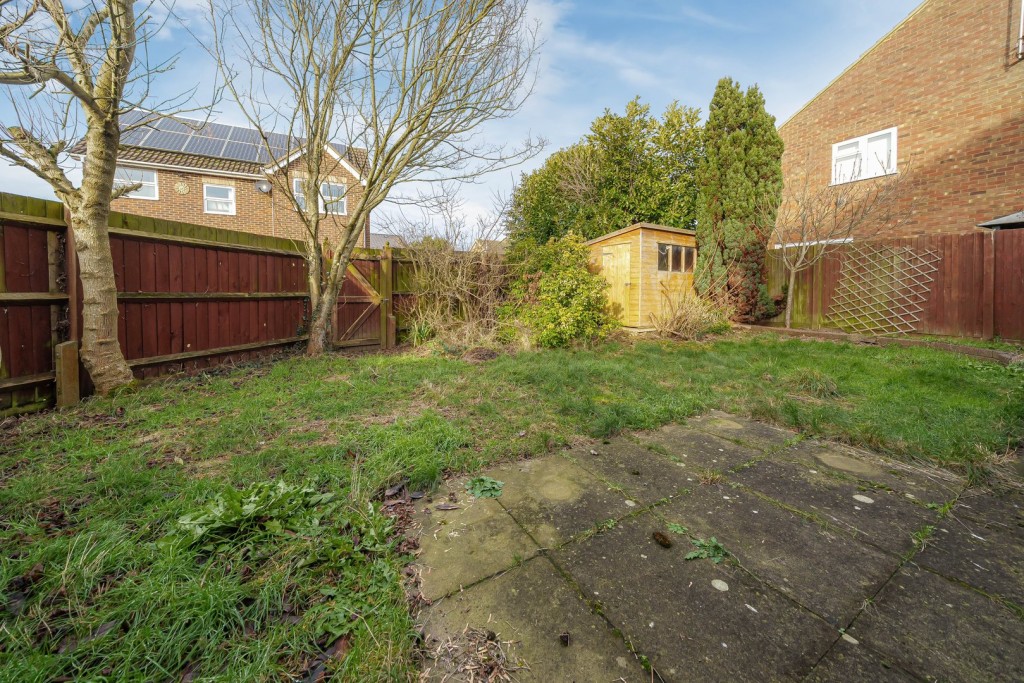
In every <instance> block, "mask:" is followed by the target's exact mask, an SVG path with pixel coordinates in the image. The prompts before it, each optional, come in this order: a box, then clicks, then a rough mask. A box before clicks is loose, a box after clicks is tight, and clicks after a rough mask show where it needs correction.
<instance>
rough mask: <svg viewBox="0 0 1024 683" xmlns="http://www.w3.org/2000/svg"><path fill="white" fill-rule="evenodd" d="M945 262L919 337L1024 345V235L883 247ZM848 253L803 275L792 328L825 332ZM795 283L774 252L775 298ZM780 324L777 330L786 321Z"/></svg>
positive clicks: (919, 240) (771, 279) (841, 251)
mask: <svg viewBox="0 0 1024 683" xmlns="http://www.w3.org/2000/svg"><path fill="white" fill-rule="evenodd" d="M878 242H879V243H881V244H885V245H892V246H908V247H912V248H914V249H915V250H926V249H930V250H933V251H935V252H936V253H937V254H938V255H939V256H940V257H941V260H940V261H939V262H938V264H936V265H937V266H938V272H936V273H935V274H934V276H933V277H934V281H933V282H932V283H931V289H930V292H929V295H928V298H927V302H926V303H925V305H924V312H923V314H922V315H921V322H920V323H919V324H918V326H917V330H916V331H917V332H919V333H922V334H937V335H949V336H959V337H977V338H981V339H992V338H993V337H1000V338H1003V339H1012V340H1021V339H1024V230H997V231H978V232H970V233H963V234H949V235H927V236H921V237H910V238H903V239H884V240H878ZM846 249H847V248H846V247H838V248H836V249H835V250H834V251H832V252H831V253H830V254H827V255H826V256H825V258H823V259H821V260H820V261H818V262H817V263H816V264H814V265H813V266H812V267H810V268H808V269H807V270H804V271H803V272H801V273H799V274H798V275H797V281H796V287H795V289H794V297H793V312H792V314H793V326H794V327H802V328H807V329H820V328H822V327H825V326H826V324H825V318H826V316H827V315H828V311H829V306H830V305H831V303H832V297H833V295H834V293H835V291H836V287H837V285H838V284H839V280H840V277H841V273H842V266H843V262H844V259H845V258H846ZM787 282H788V277H787V273H786V269H785V266H784V264H783V262H782V258H781V256H780V253H779V252H778V251H774V250H773V251H769V252H768V290H769V292H770V293H771V294H773V295H781V294H782V292H783V291H784V287H785V285H786V283H787ZM783 319H784V318H783V316H779V318H778V319H776V320H775V321H773V323H775V324H778V323H780V322H781V321H782V320H783Z"/></svg>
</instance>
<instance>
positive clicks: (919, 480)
mask: <svg viewBox="0 0 1024 683" xmlns="http://www.w3.org/2000/svg"><path fill="white" fill-rule="evenodd" d="M776 457H777V459H779V460H790V461H795V462H800V463H803V464H805V465H808V466H810V467H813V468H818V469H823V470H828V471H832V472H835V473H838V474H840V475H842V476H846V477H849V478H852V479H859V480H861V481H866V482H873V483H875V484H879V485H881V486H884V487H888V488H891V489H893V490H894V491H896V492H897V493H902V494H903V495H904V496H906V497H907V498H910V499H911V500H918V501H921V502H922V503H924V504H927V503H935V504H937V505H942V504H944V503H946V502H947V501H950V500H953V499H954V498H956V496H957V494H958V493H960V491H962V490H963V488H964V486H965V485H966V483H965V482H964V480H963V478H962V477H958V476H956V475H954V474H952V473H951V472H949V471H948V470H942V469H939V468H936V467H930V466H928V465H911V464H908V463H903V462H899V461H897V460H891V459H888V458H883V457H882V456H880V455H877V454H875V453H871V452H869V451H865V450H863V449H860V448H853V447H852V446H847V445H845V444H839V443H830V442H828V441H820V440H818V439H807V440H805V441H801V442H800V443H798V444H795V445H793V446H790V447H789V448H785V449H783V450H781V451H779V452H778V453H777V456H776Z"/></svg>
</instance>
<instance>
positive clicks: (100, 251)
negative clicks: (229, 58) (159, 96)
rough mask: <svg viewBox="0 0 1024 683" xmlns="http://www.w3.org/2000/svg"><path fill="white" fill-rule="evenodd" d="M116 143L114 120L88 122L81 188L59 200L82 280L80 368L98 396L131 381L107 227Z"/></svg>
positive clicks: (118, 136) (117, 140) (118, 135)
mask: <svg viewBox="0 0 1024 683" xmlns="http://www.w3.org/2000/svg"><path fill="white" fill-rule="evenodd" d="M120 138H121V131H120V129H119V128H118V123H117V120H116V119H100V118H99V117H90V119H89V126H88V129H87V130H86V134H85V140H86V157H85V163H84V164H83V167H82V186H81V189H79V190H78V192H76V193H75V194H74V195H72V196H65V197H61V199H63V200H64V203H65V204H67V206H68V210H69V212H70V213H71V229H72V230H73V231H74V236H75V253H76V255H77V256H78V270H79V273H80V276H81V278H82V352H81V355H82V363H83V364H84V365H85V369H86V370H88V371H89V376H90V377H91V378H92V383H93V384H94V385H95V387H96V391H97V392H98V393H101V394H108V393H110V392H111V391H113V390H114V389H116V388H118V387H120V386H124V385H125V384H128V383H129V382H131V381H132V371H131V368H130V367H128V363H127V362H126V361H125V359H124V354H122V353H121V346H120V344H119V343H118V341H117V318H118V311H117V285H116V283H115V281H114V259H113V258H112V257H111V255H110V231H109V227H108V221H109V219H110V196H111V193H112V192H113V188H114V169H115V168H116V166H117V148H118V145H119V144H120Z"/></svg>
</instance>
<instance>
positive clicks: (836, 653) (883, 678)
mask: <svg viewBox="0 0 1024 683" xmlns="http://www.w3.org/2000/svg"><path fill="white" fill-rule="evenodd" d="M920 680H921V679H920V678H917V677H916V676H913V675H911V674H909V673H907V672H906V671H903V670H902V669H900V668H899V667H897V666H895V665H894V664H893V663H892V662H891V661H889V658H888V657H885V656H883V655H880V654H878V653H877V652H874V651H873V650H869V649H868V648H867V647H865V646H864V645H863V644H861V643H857V642H856V641H855V640H853V639H852V638H850V637H849V636H848V637H847V638H840V639H839V641H838V642H837V643H836V644H835V645H834V646H833V647H832V649H831V650H829V652H828V654H827V655H825V657H824V658H822V660H821V661H820V662H818V665H817V666H815V667H814V671H812V672H811V675H810V676H808V677H807V679H806V681H805V683H833V681H871V682H872V683H876V682H877V683H917V682H918V681H920Z"/></svg>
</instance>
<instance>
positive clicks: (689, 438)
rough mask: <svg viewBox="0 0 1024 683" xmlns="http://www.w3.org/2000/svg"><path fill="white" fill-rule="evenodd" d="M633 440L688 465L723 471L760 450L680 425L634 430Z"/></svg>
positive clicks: (749, 458) (758, 453)
mask: <svg viewBox="0 0 1024 683" xmlns="http://www.w3.org/2000/svg"><path fill="white" fill-rule="evenodd" d="M635 436H636V439H637V440H638V441H639V442H640V443H642V444H650V445H652V446H654V447H655V448H656V449H663V450H664V451H665V452H666V453H669V454H671V455H672V456H673V457H674V458H676V459H677V460H679V461H680V462H682V463H685V464H686V465H687V466H688V467H694V468H704V469H709V470H715V471H716V472H724V471H725V470H727V469H730V468H733V467H736V466H737V465H742V464H743V463H745V462H750V461H751V460H753V459H754V458H757V457H760V456H761V455H762V452H761V451H759V450H757V449H755V448H750V447H748V446H742V445H739V444H737V443H735V442H733V441H729V440H728V439H723V438H720V437H717V436H714V435H713V434H708V433H706V432H702V431H700V430H698V429H691V428H689V427H683V426H680V425H665V426H664V427H662V428H661V429H657V430H655V431H650V432H637V433H636V434H635Z"/></svg>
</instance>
